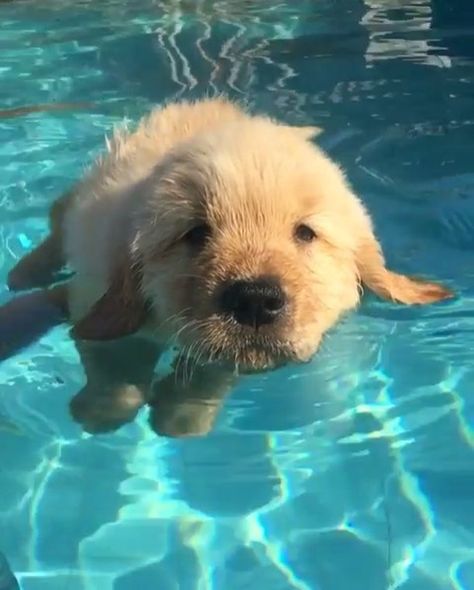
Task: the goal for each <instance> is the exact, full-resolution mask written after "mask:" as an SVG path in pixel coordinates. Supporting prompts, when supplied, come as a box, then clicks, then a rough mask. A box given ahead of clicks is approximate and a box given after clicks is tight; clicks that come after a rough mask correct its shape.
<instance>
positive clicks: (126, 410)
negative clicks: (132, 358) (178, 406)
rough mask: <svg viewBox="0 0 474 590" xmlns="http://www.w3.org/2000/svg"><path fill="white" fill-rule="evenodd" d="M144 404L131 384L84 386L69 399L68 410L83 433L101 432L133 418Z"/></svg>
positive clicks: (108, 430)
mask: <svg viewBox="0 0 474 590" xmlns="http://www.w3.org/2000/svg"><path fill="white" fill-rule="evenodd" d="M144 403H145V401H144V396H143V393H142V392H141V391H140V390H139V389H138V388H137V387H135V386H133V385H120V386H117V387H115V388H110V389H109V388H107V389H105V388H101V389H98V388H97V387H91V386H86V387H84V389H82V390H81V391H80V392H79V393H78V394H77V395H76V396H75V397H74V398H73V399H72V400H71V403H70V406H69V409H70V412H71V415H72V417H73V419H74V420H75V421H76V422H78V423H79V424H80V425H81V426H82V428H83V430H84V431H85V432H88V433H89V434H104V433H107V432H113V431H114V430H117V429H118V428H120V427H121V426H123V425H124V424H127V423H128V422H131V421H132V420H134V419H135V417H136V415H137V414H138V412H139V410H140V409H141V408H142V407H143V405H144Z"/></svg>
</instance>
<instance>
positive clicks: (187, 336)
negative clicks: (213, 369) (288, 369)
mask: <svg viewBox="0 0 474 590" xmlns="http://www.w3.org/2000/svg"><path fill="white" fill-rule="evenodd" d="M197 326H199V327H197ZM197 326H196V324H194V327H193V328H191V329H190V330H189V331H188V330H182V331H181V332H180V337H179V342H178V344H179V345H180V346H181V347H182V348H183V349H185V350H186V351H187V352H188V353H189V355H191V356H194V357H195V360H196V361H197V362H199V363H200V364H208V363H219V364H222V365H225V366H229V368H232V369H237V370H238V371H239V373H253V372H260V371H265V370H269V369H275V368H277V367H279V366H282V365H285V364H287V363H289V362H298V361H301V359H299V358H298V355H297V354H296V352H295V350H294V348H293V346H292V345H291V343H290V342H288V341H287V340H285V339H282V338H280V337H279V336H278V334H277V333H274V332H273V331H270V330H265V329H262V328H260V327H255V328H250V327H242V326H240V325H238V324H237V323H236V322H235V321H232V320H229V319H223V318H222V317H220V316H217V315H216V316H214V317H212V318H209V319H207V320H204V321H202V322H197Z"/></svg>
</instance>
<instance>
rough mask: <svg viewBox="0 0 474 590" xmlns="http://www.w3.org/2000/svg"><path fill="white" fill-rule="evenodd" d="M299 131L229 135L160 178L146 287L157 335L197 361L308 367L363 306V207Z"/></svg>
mask: <svg viewBox="0 0 474 590" xmlns="http://www.w3.org/2000/svg"><path fill="white" fill-rule="evenodd" d="M303 133H304V131H303V132H302V131H297V130H293V129H288V128H285V127H277V126H276V125H274V124H271V123H269V122H266V121H264V122H259V123H258V124H256V123H253V124H251V125H250V124H249V126H248V128H244V129H242V127H240V128H237V127H229V128H228V129H227V130H224V131H221V132H220V133H216V134H215V135H212V136H209V137H206V138H204V139H202V140H200V141H199V142H197V143H192V144H190V145H189V146H187V147H186V149H184V150H181V151H180V152H179V153H177V154H175V155H174V156H172V157H171V158H170V160H169V161H168V162H167V163H166V164H165V167H164V169H161V170H159V171H157V183H156V184H154V186H153V189H152V190H153V193H154V195H153V197H152V199H151V201H150V207H151V208H150V209H149V210H148V211H147V214H146V215H145V217H144V219H148V221H147V222H145V223H144V225H143V226H142V229H141V234H140V237H139V239H138V242H137V245H138V249H139V252H140V256H141V258H142V260H143V288H144V291H145V295H146V298H147V299H148V300H149V301H151V302H152V307H153V309H154V310H155V314H156V317H157V319H158V324H159V325H158V331H161V332H164V331H166V332H171V333H174V334H177V335H178V336H177V337H178V341H179V343H180V344H181V345H184V346H186V347H189V350H190V354H192V355H196V356H198V357H201V358H202V359H215V360H223V361H228V362H230V363H235V364H236V365H239V366H240V367H241V368H243V369H247V370H249V369H263V368H268V367H272V366H274V365H276V364H279V363H281V362H285V361H288V360H295V361H304V360H307V359H309V358H310V357H311V355H312V354H313V353H314V352H315V351H316V349H317V348H318V345H319V343H320V341H321V338H322V335H323V334H324V332H325V331H326V330H327V329H328V328H329V327H330V326H331V325H332V324H334V322H335V321H336V320H337V319H338V317H339V316H340V315H341V313H342V312H344V311H346V310H348V309H350V308H352V307H354V306H355V305H356V304H357V302H358V298H359V279H358V270H357V265H356V261H355V255H354V253H355V249H356V239H355V236H354V227H353V226H354V224H355V223H356V222H357V220H354V215H355V213H354V212H353V211H352V210H353V209H356V208H357V207H354V202H355V201H354V198H353V197H352V195H351V194H350V193H349V191H348V189H347V188H346V186H345V184H344V181H343V179H342V175H341V174H340V172H339V170H338V169H337V168H336V167H335V166H334V165H333V164H332V163H330V162H329V161H328V160H327V159H326V158H325V157H324V156H323V155H322V154H321V153H320V152H318V151H316V150H315V148H314V147H313V146H311V145H310V144H309V143H308V141H307V140H306V138H305V137H303ZM359 217H360V214H359ZM150 219H151V220H152V221H151V222H150Z"/></svg>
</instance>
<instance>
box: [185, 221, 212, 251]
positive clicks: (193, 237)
mask: <svg viewBox="0 0 474 590" xmlns="http://www.w3.org/2000/svg"><path fill="white" fill-rule="evenodd" d="M210 235H211V228H210V227H209V225H207V223H201V224H200V225H196V226H195V227H193V228H192V229H190V230H189V231H188V232H187V233H186V234H184V236H183V239H184V241H185V242H186V243H187V244H189V245H190V246H194V247H195V248H201V247H202V246H204V243H205V242H206V240H207V238H208V237H209V236H210Z"/></svg>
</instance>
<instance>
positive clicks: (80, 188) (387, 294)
mask: <svg viewBox="0 0 474 590" xmlns="http://www.w3.org/2000/svg"><path fill="white" fill-rule="evenodd" d="M318 132H319V130H317V129H316V128H309V127H303V128H297V127H290V126H287V125H284V124H282V123H279V122H277V121H274V120H271V119H269V118H267V117H263V116H252V115H250V114H248V113H247V112H246V111H245V110H243V109H241V108H240V107H239V106H238V105H235V104H233V103H231V102H229V101H227V100H224V99H212V100H205V101H201V102H197V103H186V102H183V103H180V104H170V105H168V106H166V107H164V108H162V109H156V110H155V111H153V112H152V113H151V115H150V116H149V117H147V118H145V119H144V120H143V121H142V122H141V123H140V124H139V126H138V128H137V129H136V130H135V131H133V132H127V131H126V130H122V131H120V132H117V133H116V134H115V135H114V137H113V138H112V139H111V140H110V141H109V142H108V144H107V152H106V154H105V155H104V156H103V157H102V158H101V159H100V160H99V161H98V162H97V163H96V164H95V165H94V167H93V168H92V170H91V171H90V173H89V174H88V175H87V176H86V177H85V178H84V179H83V180H82V181H81V182H80V183H78V184H77V185H76V186H75V187H74V188H73V190H72V191H71V192H70V193H69V194H68V195H66V196H65V197H64V198H63V199H61V200H59V201H58V204H56V205H55V208H53V210H52V223H51V235H50V236H49V237H48V238H47V240H46V241H45V242H44V243H43V244H42V245H40V246H39V248H38V249H37V250H35V251H34V252H32V253H31V254H29V255H28V256H27V257H26V258H25V259H24V260H23V261H20V263H19V265H18V266H17V267H16V268H15V269H13V270H12V272H11V274H10V286H11V287H13V288H15V289H21V288H23V287H28V288H30V287H32V286H43V285H44V284H47V283H48V282H50V281H51V280H52V279H51V277H52V276H53V275H54V273H55V272H57V271H58V270H59V269H60V268H61V267H62V266H63V265H64V264H65V263H66V262H67V263H68V264H69V265H70V266H71V267H72V268H73V269H74V271H75V276H74V277H73V279H72V280H71V282H70V283H69V285H68V287H67V291H64V294H65V298H66V299H67V307H68V309H69V313H70V319H71V322H72V324H73V326H74V327H73V335H74V336H75V338H76V339H77V340H78V342H80V347H82V348H84V347H87V346H88V345H87V343H85V342H84V341H106V340H107V341H111V343H110V344H109V346H111V347H114V346H115V347H117V346H119V347H120V345H117V340H118V339H120V338H122V337H125V336H127V337H130V338H132V339H134V338H135V341H136V339H137V338H141V339H142V341H143V342H145V341H147V342H153V346H154V347H155V348H154V354H152V355H145V356H147V361H146V362H145V363H144V365H146V366H143V367H142V368H143V371H144V374H147V375H148V374H149V373H150V374H151V372H150V369H151V366H152V365H153V364H154V362H155V361H156V358H157V357H158V356H159V354H160V352H161V351H162V350H163V349H164V348H166V347H167V346H168V345H169V344H170V342H172V341H174V340H176V341H177V343H178V344H179V345H180V346H181V349H182V357H181V363H180V362H179V360H178V363H177V369H176V371H177V375H178V376H179V378H175V379H174V383H175V384H176V387H177V388H178V389H179V391H178V389H176V387H175V391H174V393H173V394H172V395H171V396H170V395H168V396H167V397H166V399H167V403H168V406H167V409H164V408H165V406H162V408H163V412H164V415H165V416H166V415H170V416H175V418H173V419H171V423H168V422H167V423H166V427H163V426H161V427H157V426H156V425H157V424H163V421H161V420H160V419H156V415H155V418H152V423H153V424H154V425H155V427H157V429H158V430H160V428H161V431H163V432H164V431H166V433H167V434H173V433H174V434H189V433H196V430H198V431H202V430H207V429H208V428H210V426H211V424H212V420H213V418H214V417H215V413H216V411H214V410H213V411H212V412H211V414H210V415H211V416H212V419H211V418H209V419H206V420H201V421H200V419H199V412H198V411H197V409H196V408H199V407H201V408H203V407H206V412H208V410H209V407H210V406H209V403H210V404H211V406H212V407H213V408H214V409H215V407H217V406H218V404H214V403H212V400H220V399H222V396H223V392H224V390H227V389H228V388H229V387H230V386H231V383H232V382H233V373H235V369H236V368H237V369H238V368H241V369H242V370H254V369H257V370H261V369H265V368H271V367H273V366H275V365H278V364H280V363H281V362H286V361H288V360H290V361H306V360H308V359H309V358H310V357H311V356H312V355H313V354H314V353H315V352H316V351H317V349H318V346H319V343H320V341H321V338H322V336H323V335H324V333H325V332H326V331H327V330H328V329H329V328H330V327H331V326H332V325H334V324H335V323H336V322H337V321H338V319H339V318H340V316H341V315H342V314H344V313H346V312H348V311H349V310H351V309H354V308H355V307H356V306H357V305H358V303H359V300H360V295H361V291H362V288H363V287H367V288H369V289H371V290H372V291H374V292H375V293H376V294H377V295H379V296H380V297H383V298H385V299H389V300H393V301H397V302H400V303H405V304H425V303H432V302H435V301H438V300H441V299H444V298H446V297H449V296H450V293H449V291H448V290H447V289H445V288H444V287H442V286H440V285H437V284H435V283H431V282H427V281H423V280H417V279H413V278H409V277H407V276H404V275H401V274H398V273H396V272H393V271H391V270H389V269H387V268H386V265H385V261H384V257H383V253H382V251H381V248H380V245H379V243H378V241H377V239H376V237H375V234H374V231H373V228H372V224H371V220H370V217H369V215H368V214H367V212H366V210H365V208H364V206H363V205H362V203H361V202H360V201H359V199H358V198H357V197H356V196H355V195H354V194H353V192H352V190H351V188H350V187H349V185H348V184H347V182H346V180H345V178H344V176H343V174H342V172H341V171H340V169H339V168H338V167H337V166H336V165H335V164H334V163H333V162H332V161H331V160H329V159H328V157H327V156H326V155H325V154H324V153H323V152H322V151H321V150H320V149H319V148H318V147H316V146H315V145H314V144H313V142H312V141H311V140H312V138H313V137H314V136H315V135H317V134H318ZM203 222H205V223H206V224H208V225H209V227H210V237H209V239H208V240H207V242H206V243H205V244H204V246H203V247H202V248H201V249H199V250H196V249H193V248H192V247H190V246H189V244H188V243H186V241H185V240H184V239H183V236H185V235H186V233H187V232H188V231H189V230H190V229H191V228H192V227H193V226H194V225H196V224H199V223H203ZM299 224H305V225H308V226H310V227H311V228H312V229H313V230H314V232H315V233H316V236H317V239H316V240H314V241H313V242H310V243H302V242H301V241H298V240H297V239H296V238H295V228H296V227H298V225H299ZM260 276H272V277H276V278H277V279H278V280H279V281H280V282H281V284H282V286H283V288H284V290H285V292H286V294H287V296H288V301H289V306H288V312H287V313H286V314H285V316H284V318H283V319H282V320H281V321H279V322H278V324H277V325H276V326H271V327H266V328H264V329H262V330H260V331H259V332H258V333H256V332H255V331H253V332H252V331H249V330H248V329H244V328H242V327H241V326H239V325H237V324H236V323H235V322H232V320H229V319H228V318H225V317H223V316H221V315H220V313H219V311H218V308H217V305H216V301H217V298H218V294H219V291H220V289H221V288H222V285H224V284H225V283H226V282H228V281H231V280H236V279H252V278H257V277H260ZM97 346H98V345H97V344H96V343H94V344H93V345H90V346H89V350H91V349H94V350H97V348H96V347H97ZM101 346H105V343H102V345H101ZM88 354H89V353H88ZM121 354H123V350H122V353H121ZM89 356H90V355H89ZM99 356H100V355H99ZM183 358H184V359H185V362H184V361H183V360H182V359H183ZM152 361H153V362H152ZM117 362H118V360H117ZM122 363H123V360H122ZM88 364H89V367H92V368H90V370H89V371H87V367H86V372H87V374H88V386H87V387H88V390H87V391H88V392H89V393H88V394H87V401H88V402H89V403H92V404H93V400H94V399H96V400H97V399H101V398H100V395H98V394H97V393H94V395H93V396H91V395H90V392H91V391H95V390H96V389H101V388H102V389H104V383H105V382H106V381H107V379H105V378H104V377H103V376H101V378H100V379H99V380H97V378H96V375H97V373H101V372H103V371H102V369H101V368H100V367H98V366H97V363H95V362H92V363H91V362H90V359H89V362H88ZM99 364H100V363H99ZM112 364H113V363H112ZM126 364H127V363H126V362H125V365H126ZM129 364H130V363H129ZM189 365H191V366H193V367H194V369H195V371H194V375H195V381H194V383H193V375H191V374H189V375H183V371H184V369H183V367H185V366H189ZM206 367H207V368H206ZM216 367H219V368H218V369H216ZM206 371H207V373H206ZM131 373H134V374H133V375H132V374H131ZM190 373H191V372H190ZM203 373H204V377H203ZM216 374H218V375H219V376H218V377H216ZM206 375H207V378H206ZM203 379H204V381H203ZM120 380H121V382H123V383H126V384H128V385H129V386H130V387H132V389H130V390H129V393H130V395H131V398H132V399H134V400H135V402H136V400H137V399H141V402H140V403H150V404H151V405H152V407H155V410H156V407H157V406H156V403H154V402H153V399H152V397H150V394H149V393H146V394H144V395H143V399H142V398H141V397H140V396H139V395H137V394H136V387H138V385H137V383H136V382H137V381H138V380H139V378H138V376H137V374H136V370H135V369H133V370H132V369H131V368H130V375H128V374H127V370H125V372H123V373H122V374H121V377H120ZM196 380H197V381H196ZM116 381H117V380H116ZM94 382H95V383H94ZM197 382H199V385H198V384H197ZM203 382H206V388H205V389H206V392H207V396H208V400H207V401H208V402H209V403H206V404H204V405H203V386H202V383H203ZM97 383H99V386H97ZM170 383H171V382H170V381H169V380H168V382H167V384H164V385H163V389H164V390H167V391H168V390H169V389H170V388H171V389H173V387H171V385H170ZM222 384H225V387H222ZM115 385H117V387H118V389H117V387H116V388H115V391H121V392H122V393H121V394H120V395H117V396H116V397H117V399H120V400H122V401H123V399H124V394H123V392H124V391H127V390H124V389H123V388H121V386H119V385H118V384H117V383H115ZM134 388H135V389H134ZM105 389H107V388H105ZM139 389H140V390H147V386H146V385H145V384H144V383H140V384H139ZM114 395H115V394H113V395H111V399H113V398H114ZM125 397H126V396H125ZM81 399H84V395H83V397H82V398H81ZM170 399H171V400H173V399H176V400H179V403H180V404H182V403H186V404H188V405H187V406H186V407H187V408H191V409H192V411H188V413H186V412H184V414H186V416H187V420H188V421H187V422H186V420H185V421H184V422H183V418H182V417H183V412H180V411H176V408H174V409H173V411H171V410H170V408H169V403H171V405H172V404H173V402H172V401H171V402H169V400H170ZM183 400H186V401H183ZM196 400H199V403H195V402H196ZM210 400H211V401H210ZM101 403H102V402H101ZM189 403H190V404H191V405H189ZM76 405H77V404H76ZM132 405H133V404H132ZM158 405H159V404H158ZM80 407H81V408H82V410H81V412H82V413H81V412H77V411H76V414H78V413H79V414H80V415H83V414H84V404H82V405H80ZM85 407H87V404H86V406H85ZM76 410H77V408H76ZM167 412H168V414H167ZM99 413H100V412H99ZM134 413H136V410H135V409H134V410H133V411H132V414H133V415H134ZM86 414H87V412H86ZM189 415H191V416H194V417H195V418H196V423H201V424H206V426H205V427H202V426H201V427H196V425H194V426H190V425H189ZM82 421H83V423H87V420H85V419H83V420H82ZM191 421H192V420H191ZM89 422H90V420H89ZM112 422H113V420H112ZM164 422H166V420H164ZM90 429H92V430H93V428H92V427H90ZM97 429H99V430H100V428H96V430H97Z"/></svg>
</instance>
